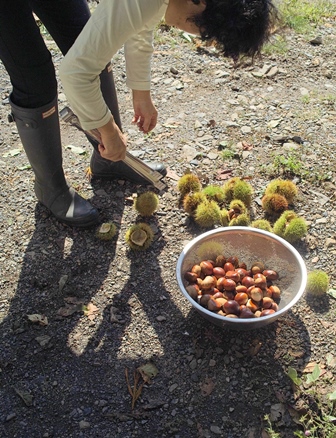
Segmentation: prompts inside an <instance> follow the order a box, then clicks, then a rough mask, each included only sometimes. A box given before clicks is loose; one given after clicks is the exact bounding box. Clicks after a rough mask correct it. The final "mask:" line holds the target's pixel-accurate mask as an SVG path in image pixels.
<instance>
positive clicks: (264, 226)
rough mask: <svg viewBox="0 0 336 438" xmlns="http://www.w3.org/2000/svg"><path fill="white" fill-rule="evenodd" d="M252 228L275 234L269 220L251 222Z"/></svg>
mask: <svg viewBox="0 0 336 438" xmlns="http://www.w3.org/2000/svg"><path fill="white" fill-rule="evenodd" d="M250 226H251V227H252V228H258V229H259V230H264V231H269V232H270V233H272V232H273V229H272V225H271V223H270V222H269V221H268V220H267V219H256V220H255V221H253V222H251V224H250Z"/></svg>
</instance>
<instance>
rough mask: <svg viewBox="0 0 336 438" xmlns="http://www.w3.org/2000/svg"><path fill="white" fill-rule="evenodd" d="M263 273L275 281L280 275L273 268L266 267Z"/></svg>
mask: <svg viewBox="0 0 336 438" xmlns="http://www.w3.org/2000/svg"><path fill="white" fill-rule="evenodd" d="M263 274H264V275H265V277H266V278H267V280H270V281H274V280H277V279H278V278H279V275H278V273H277V272H276V271H273V270H272V269H265V270H264V271H263Z"/></svg>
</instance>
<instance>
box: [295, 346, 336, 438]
mask: <svg viewBox="0 0 336 438" xmlns="http://www.w3.org/2000/svg"><path fill="white" fill-rule="evenodd" d="M326 361H327V367H332V366H334V365H335V358H334V357H333V355H332V354H331V353H329V354H327V356H326ZM287 375H288V377H289V378H290V379H291V381H292V382H293V383H294V385H295V387H296V389H297V391H298V393H299V396H300V398H301V399H302V401H303V402H304V403H305V404H306V405H307V406H306V409H305V410H306V414H305V415H303V416H301V417H300V418H299V424H300V425H301V426H302V429H303V431H302V430H298V431H295V432H294V435H295V436H296V437H299V438H304V437H307V436H309V437H311V438H334V437H336V424H335V422H336V416H335V415H336V412H335V410H336V390H335V391H333V392H331V393H328V394H327V395H326V396H325V397H323V396H322V394H321V393H320V392H319V391H318V389H319V387H320V386H321V382H320V380H321V377H322V376H323V373H322V369H321V368H320V367H319V365H318V364H316V365H315V367H314V369H313V371H312V372H311V373H309V374H307V376H306V379H305V380H303V379H302V378H300V377H299V376H298V374H297V371H296V370H295V369H294V368H291V367H289V368H288V372H287Z"/></svg>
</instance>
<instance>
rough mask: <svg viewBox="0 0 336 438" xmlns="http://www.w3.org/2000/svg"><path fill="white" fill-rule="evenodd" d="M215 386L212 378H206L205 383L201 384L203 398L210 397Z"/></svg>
mask: <svg viewBox="0 0 336 438" xmlns="http://www.w3.org/2000/svg"><path fill="white" fill-rule="evenodd" d="M215 386H216V383H215V382H214V381H213V380H212V379H211V378H210V377H207V378H205V380H204V382H201V383H200V387H201V394H202V395H203V397H207V396H208V395H210V394H211V393H212V391H213V390H214V388H215Z"/></svg>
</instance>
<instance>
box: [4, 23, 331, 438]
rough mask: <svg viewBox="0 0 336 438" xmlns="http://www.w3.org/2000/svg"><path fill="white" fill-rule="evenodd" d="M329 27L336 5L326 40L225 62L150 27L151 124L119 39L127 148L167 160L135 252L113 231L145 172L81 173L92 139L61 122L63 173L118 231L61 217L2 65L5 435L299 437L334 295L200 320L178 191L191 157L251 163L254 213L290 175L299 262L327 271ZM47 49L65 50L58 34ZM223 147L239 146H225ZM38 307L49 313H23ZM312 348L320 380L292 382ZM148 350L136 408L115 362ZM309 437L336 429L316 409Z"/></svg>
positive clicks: (210, 162) (326, 347)
mask: <svg viewBox="0 0 336 438" xmlns="http://www.w3.org/2000/svg"><path fill="white" fill-rule="evenodd" d="M335 32H336V25H335V21H333V20H330V21H326V22H325V23H324V25H323V26H321V27H320V28H316V29H314V35H313V37H318V36H321V38H322V41H321V42H322V44H319V45H315V44H312V43H311V42H310V40H311V39H312V38H313V37H312V38H310V39H307V38H303V37H301V36H297V35H295V34H294V33H292V32H286V33H285V35H284V37H285V43H283V42H282V43H281V44H282V45H283V44H286V45H287V47H288V49H287V50H286V51H281V50H278V51H276V50H275V48H273V51H272V53H271V54H268V53H265V54H264V56H263V58H262V59H257V60H256V61H255V63H254V65H252V64H251V63H249V62H246V63H242V64H241V65H240V66H239V67H238V68H236V69H234V68H233V66H232V64H231V62H230V61H229V60H226V59H223V58H221V57H219V56H218V54H217V52H216V51H215V49H214V48H212V47H203V46H199V47H198V48H197V47H196V45H194V44H191V43H190V42H188V41H186V40H185V39H184V38H181V37H180V36H178V35H177V34H176V33H174V32H173V33H167V32H164V31H162V32H161V31H158V32H157V35H156V52H155V55H154V60H153V97H154V99H155V102H156V104H157V107H158V109H159V116H160V122H159V125H158V126H157V128H156V129H155V132H154V133H153V134H152V135H150V136H148V137H145V138H144V137H143V136H142V135H141V134H140V133H138V132H137V131H136V130H135V129H134V127H133V126H132V125H131V123H130V121H131V117H132V108H131V99H130V94H129V91H128V90H127V89H126V86H125V80H124V77H125V67H124V61H123V56H122V53H120V54H118V55H117V57H116V61H115V64H116V66H115V79H116V83H117V87H118V93H119V100H120V106H121V110H122V118H123V122H124V130H125V132H126V133H127V135H128V138H129V149H130V150H132V151H133V153H134V154H136V155H138V156H140V157H141V158H144V159H160V160H162V161H164V162H165V163H166V165H167V167H168V169H169V173H168V177H167V178H166V179H165V181H166V183H167V189H166V190H164V191H163V192H161V193H160V194H159V197H160V207H159V210H158V212H157V213H156V214H155V215H154V216H153V217H152V218H150V219H149V220H148V221H147V222H148V223H150V225H151V226H152V228H153V230H154V231H155V242H154V244H153V245H152V246H151V247H150V249H149V250H147V251H146V252H145V253H142V254H141V256H140V257H139V254H138V253H134V252H132V251H130V250H128V248H127V246H126V244H125V240H124V236H125V232H126V230H127V228H128V227H129V226H130V225H132V224H133V223H134V222H135V221H136V220H137V219H139V218H138V217H137V214H136V211H135V210H134V209H133V206H132V195H133V194H134V193H140V192H141V191H144V190H145V188H141V187H136V186H134V185H132V184H130V183H128V182H123V181H114V182H95V183H92V184H91V183H90V182H89V181H88V180H87V179H86V176H85V169H86V167H87V166H88V164H89V158H90V146H89V145H88V144H87V142H86V140H85V138H84V137H83V135H82V134H81V133H79V132H77V131H75V130H74V128H72V127H69V126H66V125H65V124H62V136H63V137H62V138H63V145H64V168H65V171H66V175H67V178H68V180H69V182H71V184H72V185H73V186H74V187H76V188H77V189H78V190H79V191H80V192H81V193H82V194H84V195H85V196H86V197H88V198H90V199H91V201H92V203H93V204H94V205H95V206H96V207H97V208H98V209H99V210H100V212H101V220H102V222H103V221H113V222H114V223H115V224H117V226H118V235H117V237H116V238H115V239H114V240H112V241H109V242H102V241H100V240H98V239H97V238H96V237H95V230H87V231H78V230H75V229H70V228H67V227H65V226H63V225H61V224H59V223H57V222H56V221H55V220H54V219H53V218H52V217H51V216H50V215H49V213H48V211H47V210H46V209H45V208H44V207H43V206H41V205H38V204H36V200H35V197H34V193H33V174H32V172H31V170H29V169H27V167H26V165H27V164H28V162H27V158H26V156H25V154H24V151H23V149H22V145H21V143H20V140H19V137H18V133H17V130H16V127H15V126H14V125H13V124H9V123H8V122H7V114H8V112H9V105H8V94H9V92H10V83H9V80H8V77H7V75H6V72H5V70H4V68H3V66H2V65H1V64H0V91H1V102H2V104H1V106H0V124H1V134H0V166H1V173H2V178H1V181H2V182H1V185H2V189H1V193H0V196H1V210H0V215H1V216H0V217H1V224H0V227H1V233H0V244H1V246H2V248H3V251H2V252H1V254H0V261H1V278H0V287H1V296H0V318H1V343H0V345H1V347H0V349H1V356H0V371H1V372H0V382H1V384H0V406H1V410H0V435H1V436H2V437H18V438H22V437H59V438H61V437H111V438H112V437H113V438H116V437H118V438H131V437H144V436H150V437H158V436H161V437H175V438H193V437H216V436H218V437H225V438H242V437H246V438H260V437H262V438H267V437H270V438H275V436H280V437H294V436H295V435H294V432H295V431H298V430H301V431H303V430H304V429H303V428H301V427H300V425H298V424H296V422H297V419H298V416H300V415H302V414H304V413H305V412H306V413H308V414H309V415H315V418H317V417H316V416H319V415H320V416H321V410H320V409H321V407H323V406H325V403H326V397H327V394H329V393H331V392H333V391H335V377H336V367H335V360H334V359H335V358H334V357H333V356H336V353H335V350H336V348H335V334H336V323H335V320H336V301H335V299H333V298H332V297H331V296H330V295H326V296H325V297H323V298H320V299H318V300H317V299H311V298H309V297H308V296H306V295H304V296H303V298H302V299H301V300H300V301H299V303H298V304H297V305H295V307H294V308H293V309H292V310H291V311H290V312H288V313H287V314H286V315H285V316H283V317H281V318H280V319H279V320H278V321H277V322H275V323H273V324H271V325H269V326H268V327H266V328H265V329H259V330H255V331H250V332H236V331H230V330H227V329H222V328H218V327H216V326H214V325H211V324H210V323H208V322H206V321H205V320H204V319H202V318H201V317H200V315H199V314H197V313H196V312H195V311H194V310H193V309H192V308H191V306H190V304H189V303H188V302H186V300H185V299H184V297H183V296H182V294H181V293H180V291H179V289H178V286H177V282H176V280H175V266H176V261H177V258H178V256H179V254H180V252H181V250H182V248H183V246H184V245H185V243H186V242H187V241H189V240H190V239H192V238H193V237H195V236H197V235H199V234H200V233H201V232H202V231H203V230H201V229H199V228H197V227H196V226H195V225H194V224H193V223H192V221H191V220H190V219H189V217H188V216H187V215H186V213H184V212H183V210H182V209H181V208H180V206H179V202H178V201H179V194H178V192H177V189H176V181H177V179H178V178H179V177H180V176H182V175H183V173H184V172H185V171H187V170H188V169H190V170H192V171H193V172H197V173H198V174H199V175H200V177H201V178H202V181H203V182H204V183H205V184H206V183H209V182H210V183H216V184H222V183H223V182H224V181H225V178H229V177H231V176H241V177H245V178H248V179H249V182H250V183H251V185H252V186H253V188H254V190H255V194H254V201H253V205H252V208H251V214H252V216H254V217H262V216H263V213H262V211H261V207H260V198H261V196H262V194H263V191H264V189H265V187H266V185H267V184H268V182H269V181H270V180H272V179H273V178H275V177H288V178H291V179H293V180H294V182H295V183H296V184H297V186H298V188H299V196H298V199H297V201H296V203H295V210H296V211H297V212H298V213H299V214H300V215H301V216H303V217H304V218H305V219H306V220H307V222H308V224H309V232H308V235H307V237H306V238H305V239H303V240H302V242H300V243H299V244H298V245H295V246H296V248H297V249H298V250H299V252H300V253H301V255H302V256H303V258H304V260H305V262H306V264H307V268H308V270H309V271H311V270H313V269H323V270H325V271H326V272H327V273H328V274H329V275H330V285H331V287H332V288H336V276H335V269H334V267H335V253H336V184H335V169H336V166H335V161H336V158H335V152H334V147H335V142H334V127H335V119H336V108H335V102H336V94H335V93H336V65H335V37H336V34H335ZM281 44H280V42H278V44H277V48H279V47H280V46H281ZM50 49H51V50H52V52H53V55H54V59H55V64H56V65H58V63H59V61H60V55H59V53H58V52H57V51H56V50H55V48H54V46H53V43H52V42H50ZM59 100H60V102H59V104H60V108H62V107H63V106H64V105H66V103H67V102H66V97H65V96H64V94H62V89H60V96H59ZM293 139H294V141H293ZM73 146H75V147H76V148H77V149H76V148H73ZM78 148H80V149H78ZM223 150H224V151H226V150H229V151H232V154H231V155H232V157H231V158H230V159H229V158H226V159H225V158H224V157H223ZM229 153H230V152H229ZM229 153H227V155H228V154H229ZM227 155H226V156H227ZM281 157H282V158H281ZM83 304H85V305H86V306H87V307H86V308H87V311H86V312H83V311H80V309H82V305H83ZM32 314H37V315H40V317H42V316H44V318H42V320H40V321H39V322H38V323H33V322H31V321H29V319H28V316H27V315H32ZM63 315H68V316H63ZM45 318H47V321H46V320H45ZM315 363H317V364H319V367H320V369H322V370H323V373H324V374H323V376H321V377H320V378H319V380H318V384H317V385H313V387H312V388H313V393H311V394H309V388H308V387H307V385H304V386H303V387H302V386H301V389H300V391H298V389H297V388H296V389H295V388H294V387H293V385H292V383H291V381H290V379H289V378H288V376H287V372H288V369H289V367H292V368H294V369H295V370H297V372H298V376H300V377H301V375H302V376H303V377H302V378H305V377H304V376H305V373H306V372H307V371H309V370H310V371H311V370H312V368H313V366H314V364H315ZM144 365H150V366H151V367H153V368H152V370H154V371H156V370H157V371H158V373H157V375H156V376H154V377H153V378H152V379H151V380H150V382H146V383H145V384H144V386H143V387H142V391H141V395H140V397H139V399H138V400H137V401H136V403H135V407H134V409H133V410H132V399H131V396H130V394H129V392H128V388H127V383H126V379H125V370H126V369H127V370H128V374H129V379H130V385H131V386H133V377H134V373H135V371H136V370H137V369H138V368H139V367H142V366H144ZM147 373H148V371H147ZM141 383H142V379H140V380H139V382H138V385H141ZM310 389H311V388H310ZM265 415H269V416H270V421H271V424H272V426H270V425H269V424H268V423H267V422H266V421H265ZM333 415H334V416H336V414H335V412H334V413H333ZM324 421H325V420H324ZM272 430H273V432H272ZM275 431H277V432H278V433H279V435H275ZM311 436H313V435H311ZM314 436H316V437H323V438H333V437H335V436H336V433H335V428H332V426H331V423H329V426H328V427H327V426H326V423H325V422H324V423H323V422H322V426H321V427H320V428H319V430H318V431H317V432H316V434H315V435H314Z"/></svg>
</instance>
